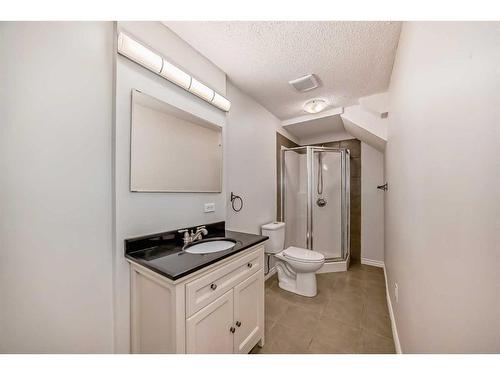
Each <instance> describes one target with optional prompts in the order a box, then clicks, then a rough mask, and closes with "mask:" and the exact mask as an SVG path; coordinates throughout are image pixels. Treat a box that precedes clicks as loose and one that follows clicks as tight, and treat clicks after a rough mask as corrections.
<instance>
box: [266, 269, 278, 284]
mask: <svg viewBox="0 0 500 375" xmlns="http://www.w3.org/2000/svg"><path fill="white" fill-rule="evenodd" d="M276 272H277V270H276V267H273V268H271V269H270V270H269V272H268V273H267V275H265V276H264V281H266V280H267V279H270V278H271V277H273V275H274V274H275V273H276Z"/></svg>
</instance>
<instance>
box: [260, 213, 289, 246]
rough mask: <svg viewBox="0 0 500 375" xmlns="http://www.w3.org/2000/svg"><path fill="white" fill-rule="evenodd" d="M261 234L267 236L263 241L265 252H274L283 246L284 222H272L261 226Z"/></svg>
mask: <svg viewBox="0 0 500 375" xmlns="http://www.w3.org/2000/svg"><path fill="white" fill-rule="evenodd" d="M262 235H263V236H267V237H269V240H267V241H266V243H265V245H264V246H265V249H264V250H265V252H266V253H268V254H276V253H279V252H280V251H282V250H283V247H284V246H285V223H281V222H276V221H275V222H273V223H269V224H265V225H263V226H262Z"/></svg>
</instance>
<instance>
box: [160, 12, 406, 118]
mask: <svg viewBox="0 0 500 375" xmlns="http://www.w3.org/2000/svg"><path fill="white" fill-rule="evenodd" d="M163 23H164V24H165V25H166V26H167V27H169V28H170V29H172V30H173V31H174V32H175V33H177V34H178V35H179V36H180V37H181V38H183V39H184V40H186V41H187V42H188V43H190V44H191V45H192V46H193V47H194V48H196V49H197V50H198V51H199V52H201V53H202V54H203V55H205V56H206V57H207V58H208V59H210V60H211V61H212V62H213V63H215V64H216V65H217V66H218V67H219V68H221V69H222V70H223V71H224V72H226V74H227V75H228V77H229V79H230V80H231V81H232V82H233V83H234V84H235V85H236V86H238V87H239V88H240V89H242V90H243V91H245V92H246V93H247V94H249V95H250V96H252V97H253V98H254V99H255V100H256V101H258V102H259V103H260V104H262V105H263V106H264V107H266V108H267V109H268V110H269V111H270V112H271V113H273V114H274V115H276V116H277V117H279V118H280V119H282V120H284V119H289V118H292V117H296V116H300V115H303V114H304V112H303V110H302V106H303V104H304V102H305V101H307V100H308V99H311V98H316V97H321V98H325V99H327V100H328V101H329V102H330V103H331V106H332V107H344V106H349V105H352V104H356V103H357V100H358V98H359V97H361V96H367V95H371V94H374V93H378V92H382V91H385V90H387V88H388V86H389V80H390V76H391V72H392V65H393V62H394V56H395V52H396V48H397V44H398V40H399V34H400V30H401V23H400V22H340V21H335V22H312V21H311V22H285V21H284V22H192V21H189V22H188V21H186V22H184V21H175V22H172V21H169V22H163ZM310 73H314V74H316V75H317V76H318V77H319V79H320V81H321V86H320V87H318V88H317V89H314V90H312V91H309V92H306V93H299V92H297V91H295V90H294V89H293V88H292V87H291V86H290V85H289V84H288V81H290V80H292V79H295V78H298V77H300V76H303V75H305V74H310Z"/></svg>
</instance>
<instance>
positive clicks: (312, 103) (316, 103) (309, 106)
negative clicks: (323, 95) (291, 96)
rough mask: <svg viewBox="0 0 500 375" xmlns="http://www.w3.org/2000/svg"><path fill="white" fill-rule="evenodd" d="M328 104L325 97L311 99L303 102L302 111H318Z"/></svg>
mask: <svg viewBox="0 0 500 375" xmlns="http://www.w3.org/2000/svg"><path fill="white" fill-rule="evenodd" d="M327 106H328V103H327V101H326V100H325V99H311V100H309V101H307V102H306V103H305V104H304V111H306V112H307V113H318V112H321V111H323V110H324V109H325V108H326V107H327Z"/></svg>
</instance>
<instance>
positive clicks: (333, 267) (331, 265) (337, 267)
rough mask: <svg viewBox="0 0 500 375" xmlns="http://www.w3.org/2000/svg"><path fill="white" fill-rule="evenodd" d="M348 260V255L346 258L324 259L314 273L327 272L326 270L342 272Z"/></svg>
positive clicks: (346, 267)
mask: <svg viewBox="0 0 500 375" xmlns="http://www.w3.org/2000/svg"><path fill="white" fill-rule="evenodd" d="M349 260H350V257H349V256H348V257H347V259H346V260H331V261H328V260H327V261H326V262H325V264H323V266H322V267H321V268H320V269H319V270H318V271H316V273H327V272H344V271H347V269H348V268H349Z"/></svg>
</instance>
